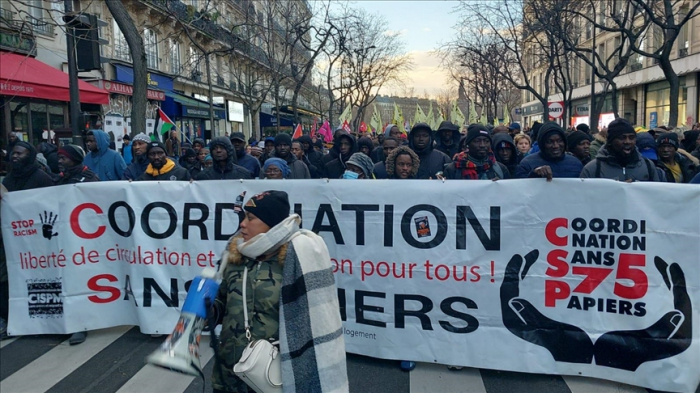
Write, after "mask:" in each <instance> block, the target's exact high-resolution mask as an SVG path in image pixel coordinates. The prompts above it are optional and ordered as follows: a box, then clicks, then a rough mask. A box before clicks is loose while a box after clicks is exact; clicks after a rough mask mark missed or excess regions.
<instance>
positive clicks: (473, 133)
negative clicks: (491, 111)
mask: <svg viewBox="0 0 700 393" xmlns="http://www.w3.org/2000/svg"><path fill="white" fill-rule="evenodd" d="M505 135H507V134H505ZM463 143H464V145H465V146H467V150H466V151H463V152H461V153H459V154H457V155H456V156H455V160H454V162H452V163H451V164H449V165H447V167H446V168H445V174H444V176H445V178H447V179H452V180H498V179H508V178H510V172H508V167H506V166H505V165H504V164H502V163H500V162H498V161H497V160H496V157H495V155H494V154H493V151H492V150H491V136H490V135H489V132H488V130H487V129H486V127H485V126H484V125H481V124H472V125H470V126H469V128H468V129H467V136H466V137H465V138H464V141H463ZM441 175H442V174H441Z"/></svg>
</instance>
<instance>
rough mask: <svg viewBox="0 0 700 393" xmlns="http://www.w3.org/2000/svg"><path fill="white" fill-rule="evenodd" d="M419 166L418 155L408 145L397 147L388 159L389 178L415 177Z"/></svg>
mask: <svg viewBox="0 0 700 393" xmlns="http://www.w3.org/2000/svg"><path fill="white" fill-rule="evenodd" d="M419 167H420V159H419V158H418V155H417V154H416V153H414V152H413V150H411V149H410V148H409V147H408V146H399V147H397V148H396V149H394V150H393V151H392V152H391V153H389V157H387V159H386V173H387V175H388V176H389V177H388V178H389V179H402V180H405V179H415V178H416V175H417V174H418V168H419Z"/></svg>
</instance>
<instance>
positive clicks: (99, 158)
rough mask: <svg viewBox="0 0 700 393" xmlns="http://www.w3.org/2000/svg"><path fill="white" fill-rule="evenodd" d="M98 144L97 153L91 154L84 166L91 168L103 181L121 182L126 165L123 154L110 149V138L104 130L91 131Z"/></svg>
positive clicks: (86, 158) (86, 157) (87, 156)
mask: <svg viewBox="0 0 700 393" xmlns="http://www.w3.org/2000/svg"><path fill="white" fill-rule="evenodd" d="M91 132H92V134H93V135H94V136H95V141H96V142H97V149H98V150H97V151H96V152H92V151H91V152H89V153H88V154H87V155H86V156H85V160H83V164H84V165H86V166H87V167H88V168H90V170H91V171H93V172H94V173H95V174H96V175H97V177H99V178H100V180H101V181H109V180H121V178H122V175H123V174H124V170H126V164H125V163H124V159H123V158H122V156H121V154H119V153H117V152H116V151H114V150H111V149H110V148H109V136H108V135H107V133H106V132H104V131H102V130H93V131H91Z"/></svg>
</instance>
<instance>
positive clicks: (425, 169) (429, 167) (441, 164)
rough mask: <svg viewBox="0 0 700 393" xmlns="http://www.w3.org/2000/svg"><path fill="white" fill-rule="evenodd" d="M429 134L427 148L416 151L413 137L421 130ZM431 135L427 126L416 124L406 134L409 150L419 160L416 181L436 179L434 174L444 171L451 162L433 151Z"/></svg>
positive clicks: (442, 154) (440, 153)
mask: <svg viewBox="0 0 700 393" xmlns="http://www.w3.org/2000/svg"><path fill="white" fill-rule="evenodd" d="M425 127H427V130H428V133H429V134H430V141H429V142H428V146H426V147H425V148H423V149H417V148H416V147H415V146H414V145H413V135H414V134H415V133H416V132H417V131H418V130H421V129H426V128H425ZM433 142H434V140H433V133H432V131H431V130H430V127H429V126H428V125H427V124H423V123H418V124H416V125H415V126H413V128H412V129H411V132H409V133H408V147H410V148H411V150H413V151H414V152H415V153H416V154H417V155H418V158H419V159H420V167H419V168H418V175H417V176H416V179H429V178H433V179H436V178H437V177H436V174H437V173H438V172H442V171H444V170H445V166H447V164H449V163H451V162H452V159H451V158H450V157H448V156H447V155H446V154H445V153H443V152H441V151H438V150H434V149H433Z"/></svg>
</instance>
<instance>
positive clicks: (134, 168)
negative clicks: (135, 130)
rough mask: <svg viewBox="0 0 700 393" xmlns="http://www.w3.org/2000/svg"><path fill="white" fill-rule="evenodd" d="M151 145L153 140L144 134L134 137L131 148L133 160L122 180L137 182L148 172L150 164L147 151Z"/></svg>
mask: <svg viewBox="0 0 700 393" xmlns="http://www.w3.org/2000/svg"><path fill="white" fill-rule="evenodd" d="M149 143H151V138H149V137H148V135H146V134H144V133H143V132H141V133H139V134H137V135H136V136H134V140H133V142H131V146H130V148H131V153H132V156H133V160H132V161H131V164H129V166H128V167H126V169H125V170H124V173H123V174H122V180H136V179H138V178H139V177H140V176H141V175H143V173H144V172H145V171H146V168H148V164H149V162H148V156H147V155H146V149H147V148H148V144H149Z"/></svg>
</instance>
